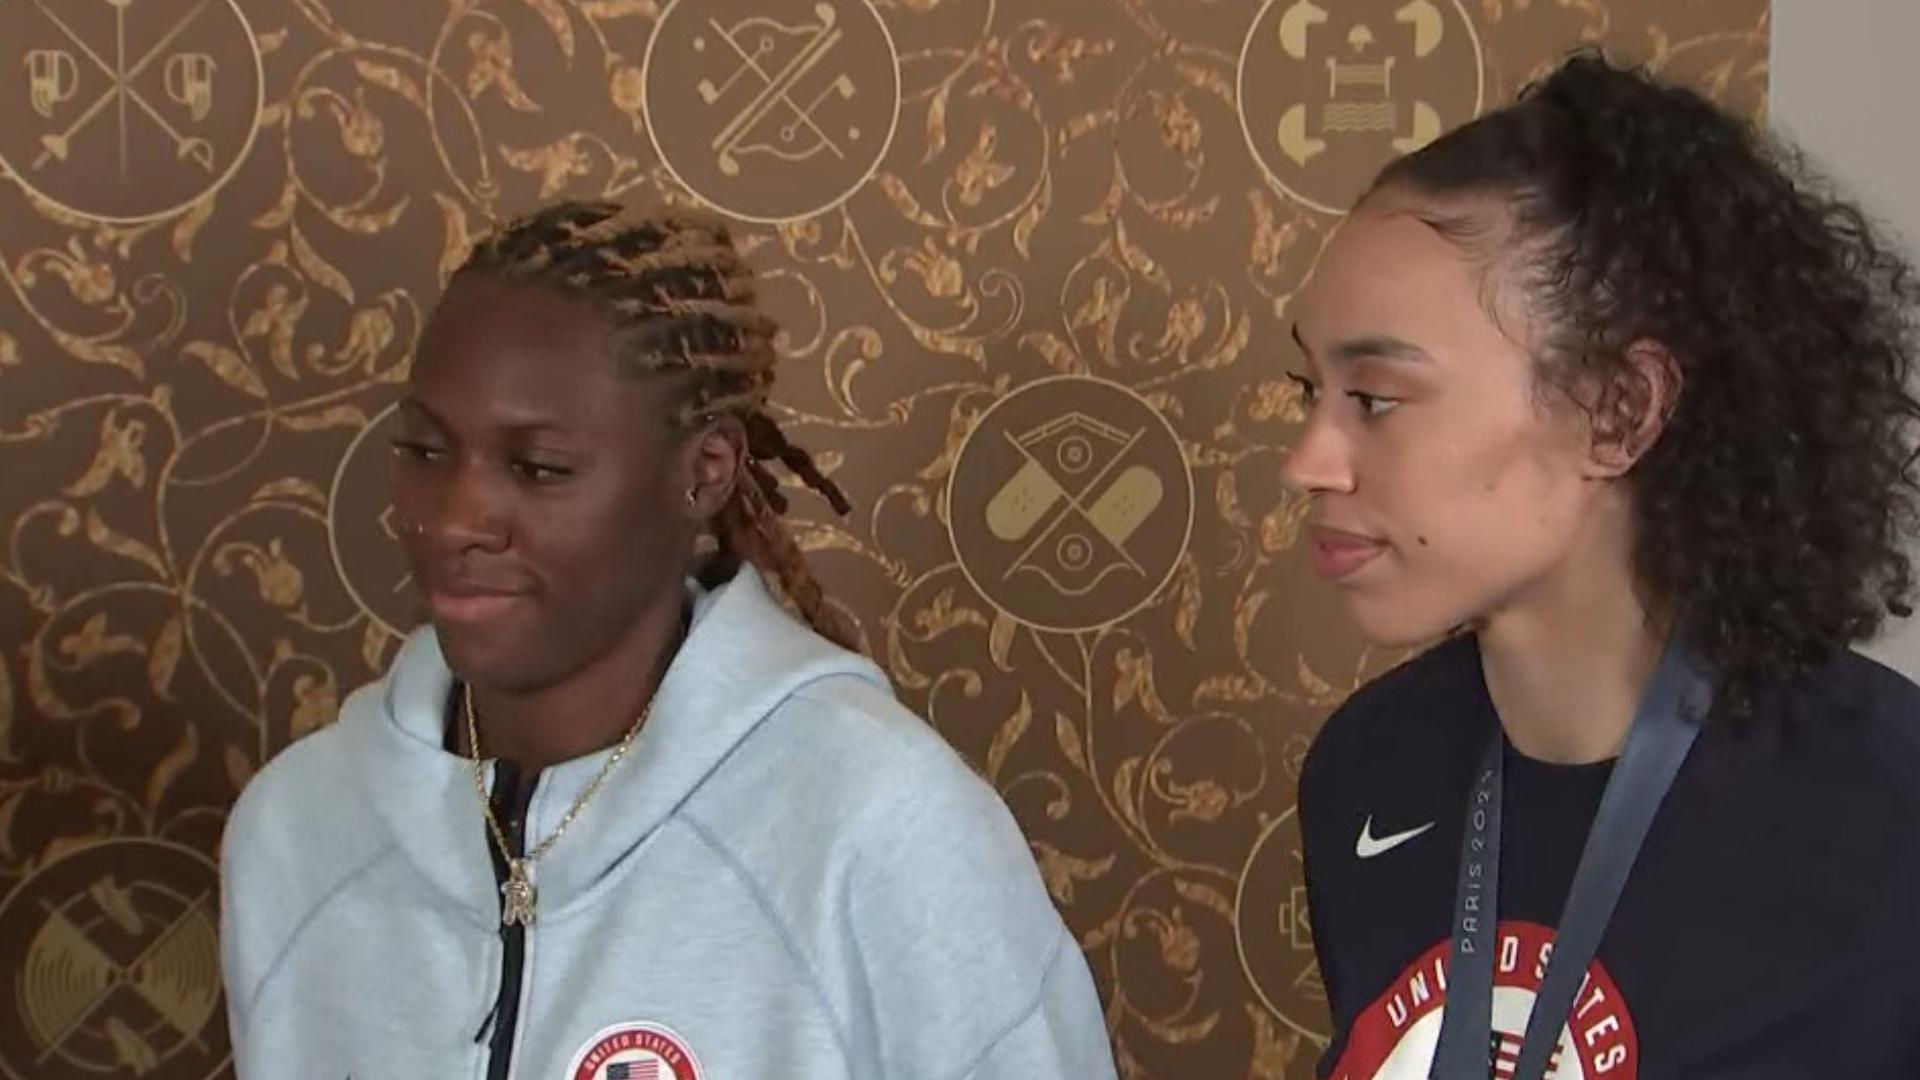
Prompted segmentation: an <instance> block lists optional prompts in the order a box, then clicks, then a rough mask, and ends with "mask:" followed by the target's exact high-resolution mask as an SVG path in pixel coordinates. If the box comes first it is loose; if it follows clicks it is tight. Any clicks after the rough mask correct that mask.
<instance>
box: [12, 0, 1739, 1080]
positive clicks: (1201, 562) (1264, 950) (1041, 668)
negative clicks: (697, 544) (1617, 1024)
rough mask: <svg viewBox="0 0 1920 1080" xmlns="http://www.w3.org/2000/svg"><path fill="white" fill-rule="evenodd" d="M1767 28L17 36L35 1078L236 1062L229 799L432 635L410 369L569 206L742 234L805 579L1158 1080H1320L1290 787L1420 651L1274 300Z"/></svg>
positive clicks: (507, 25) (1078, 0)
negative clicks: (1479, 146)
mask: <svg viewBox="0 0 1920 1080" xmlns="http://www.w3.org/2000/svg"><path fill="white" fill-rule="evenodd" d="M1767 39H1768V22H1767V5H1766V2H1765V0H1721V2H1715V3H1711V4H1709V3H1692V4H1670V3H1659V2H1655V0H1611V2H1608V0H1341V2H1334V0H1322V2H1321V3H1319V4H1316V3H1314V2H1313V0H1266V2H1256V0H1022V2H1020V3H1013V2H1009V0H818V2H811V3H810V2H807V0H677V2H674V3H666V2H656V0H405V2H398V3H396V2H387V3H375V2H372V0H0V522H4V525H5V530H6V531H5V538H4V546H0V649H3V650H4V651H3V653H0V973H4V977H5V987H6V990H5V992H4V993H0V1076H5V1077H9V1078H13V1080H45V1078H60V1080H64V1078H68V1077H154V1078H164V1080H202V1078H208V1077H218V1076H224V1075H229V1074H230V1066H229V1063H228V1054H227V1051H226V1041H225V1040H226V1036H225V1028H224V1022H223V1019H222V1010H223V1006H222V1003H221V999H220V988H219V982H218V963H217V954H216V937H215V935H216V930H217V907H218V898H217V891H216V874H215V866H214V862H213V859H214V855H215V852H216V850H217V841H218V837H219V834H220V830H221V826H222V822H223V819H224V815H225V811H226V808H227V806H228V805H229V804H230V802H231V800H232V799H233V797H234V795H235V793H236V792H237V791H238V790H239V789H240V787H241V786H242V785H243V784H245V783H246V781H247V779H248V777H249V776H251V775H252V774H253V773H254V771H255V770H256V769H258V768H259V766H260V764H261V762H262V761H264V760H265V759H267V758H269V757H271V756H272V755H273V754H274V753H275V752H277V751H278V750H280V749H282V748H283V747H285V746H286V745H287V744H288V743H290V742H291V741H293V740H294V739H297V738H299V737H300V736H302V735H303V734H306V733H307V732H310V731H312V730H314V729H315V728H316V727H318V726H320V725H323V724H326V723H328V722H330V720H331V719H332V717H333V715H334V713H335V710H336V707H337V705H338V703H339V701H340V699H341V698H342V696H343V695H344V694H345V693H346V692H347V691H348V690H350V689H352V688H353V687H354V686H356V685H358V684H360V683H362V682H364V681H366V680H368V679H371V678H373V677H374V676H375V675H376V674H377V673H378V672H379V671H380V670H381V669H382V668H383V667H384V666H385V664H386V663H387V661H388V660H389V658H390V657H391V656H392V655H393V652H394V648H395V645H396V643H397V641H398V639H399V635H400V634H402V633H403V632H404V631H405V630H406V629H407V628H408V627H410V626H412V625H414V623H415V622H416V613H415V610H414V607H413V599H412V597H411V595H410V593H409V590H408V583H407V581H406V579H405V577H404V571H403V568H402V566H401V563H400V560H399V557H398V553H397V551H396V549H395V545H394V543H393V536H392V527H393V523H392V519H391V516H390V514H389V513H388V511H387V503H386V497H385V490H386V487H385V485H386V465H385V458H386V453H385V449H384V445H383V444H384V441H385V440H384V434H383V433H384V431H385V427H386V425H387V423H388V420H389V415H390V407H391V404H392V402H393V400H394V398H395V395H396V393H397V390H398V387H399V384H400V383H401V382H402V381H403V380H404V377H405V372H406V365H407V358H408V354H409V350H410V348H411V346H412V343H413V342H414V340H415V338H416V336H417V335H418V333H419V331H420V327H421V322H422V319H423V317H424V315H425V312H426V311H427V310H428V309H429V308H430V306H431V304H432V302H433V299H434V297H435V295H436V294H437V292H438V289H439V287H440V286H441V284H442V282H443V281H444V280H445V277H446V275H447V274H448V273H449V271H450V270H451V268H452V267H453V266H454V265H455V264H456V263H457V262H458V260H459V259H460V258H461V256H462V253H463V251H464V250H465V248H466V246H467V245H468V243H469V242H470V241H471V239H472V238H473V237H474V236H475V235H476V233H478V232H479V231H481V230H483V229H484V228H485V227H486V226H487V224H488V223H489V222H490V221H493V220H495V219H497V218H499V217H501V216H502V215H505V214H509V213H512V212H515V211H517V210H520V209H524V208H526V207H529V206H531V205H533V204H535V203H536V202H538V201H540V200H542V199H545V198H548V197H552V196H558V195H561V194H567V195H574V196H611V197H618V198H626V199H669V200H679V201H701V202H705V203H708V204H711V205H713V206H716V207H718V208H720V209H722V210H724V211H725V212H727V213H728V214H730V215H732V216H734V217H736V218H738V219H739V220H740V221H741V222H742V225H741V235H742V237H743V238H744V241H745V244H746V245H747V246H748V247H749V248H750V250H751V255H752V258H753V260H754V262H755V264H756V265H757V266H758V267H759V268H760V270H761V272H762V275H763V278H764V282H765V289H764V292H765V296H766V298H767V301H768V303H769V304H770V306H771V307H772V308H773V309H774V310H775V312H776V313H777V314H778V315H779V316H780V318H781V319H782V320H783V322H784V324H785V326H786V327H787V329H786V331H785V336H784V345H785V349H786V351H787V353H788V354H789V355H790V357H791V359H790V361H789V363H788V365H787V368H786V372H785V376H784V381H783V384H782V385H783V389H782V390H781V397H780V404H781V406H782V407H783V408H784V409H785V410H786V411H787V413H788V415H789V417H790V423H791V426H792V429H793V432H794V435H795V437H796V438H797V439H803V440H805V441H806V442H807V443H808V444H810V445H813V446H815V447H817V448H819V449H820V450H822V451H823V454H822V459H823V462H824V463H825V464H826V466H827V467H828V468H829V469H830V470H832V471H833V472H834V473H835V474H836V475H837V478H838V479H839V481H840V482H841V483H842V484H843V485H844V486H845V487H846V488H847V489H848V490H849V492H850V493H852V494H853V495H854V496H855V499H856V501H857V503H858V509H857V511H856V512H855V514H854V515H853V516H852V517H850V518H848V519H846V520H835V519H833V518H832V515H831V514H830V513H829V512H828V511H827V510H826V508H825V507H824V506H821V505H818V504H817V503H815V502H813V501H809V498H807V497H802V498H801V499H799V500H798V506H799V515H800V519H801V521H800V524H799V528H800V531H801V533H802V536H803V539H804V542H805V546H806V547H807V548H808V549H809V550H810V551H811V552H812V553H813V557H814V558H815V560H816V561H817V564H818V566H819V567H820V569H821V571H822V574H823V576H824V577H825V579H826V581H827V583H828V585H829V587H830V589H831V591H832V592H833V594H834V595H835V596H837V597H838V598H839V600H840V601H841V602H842V603H843V604H844V606H845V608H846V610H847V613H848V614H849V616H851V617H852V618H853V619H854V620H855V621H856V622H857V623H858V625H859V626H860V628H861V630H862V633H863V635H864V639H865V642H866V645H867V647H868V650H869V651H870V652H871V653H872V655H874V656H875V657H877V658H878V659H879V660H880V661H881V662H882V663H883V664H884V665H885V666H886V668H887V670H888V671H889V672H890V673H891V675H892V677H893V679H894V681H895V683H896V685H897V686H898V688H899V690H900V692H901V693H902V695H903V696H904V697H905V699H906V700H907V701H908V702H910V703H911V704H912V705H913V706H914V707H915V708H916V709H918V710H919V711H921V712H922V713H923V714H924V715H926V716H927V717H928V718H929V719H930V721H931V722H932V723H933V724H935V725H936V726H937V727H938V728H939V730H940V731H941V732H942V733H943V734H944V735H945V736H946V737H947V738H948V739H950V740H951V741H952V742H953V744H954V745H955V746H956V747H958V748H959V749H960V750H961V752H963V753H964V754H966V755H967V756H968V758H970V759H971V760H972V761H973V763H974V764H975V765H976V766H977V767H978V768H979V769H980V771H981V772H982V773H983V774H984V775H985V776H987V777H988V778H989V779H990V780H991V781H992V782H993V783H994V784H995V785H996V786H997V788H998V789H999V790H1000V791H1001V792H1002V793H1003V794H1004V795H1005V797H1006V799H1007V800H1008V802H1009V803H1010V804H1011V805H1012V806H1013V808H1014V810H1015V812H1016V813H1017V814H1018V815H1019V817H1020V820H1021V821H1022V823H1023V824H1024V826H1025V828H1026V830H1027V832H1028V834H1029V836H1030V838H1031V841H1032V847H1033V852H1034V856H1035V858H1036V859H1037V861H1038V863H1039V866H1040V868H1041V870H1042V873H1043V874H1044V876H1045V879H1046V882H1047V884H1048V887H1049V888H1050V889H1051V890H1052V893H1053V896H1054V898H1055V899H1056V900H1057V901H1058V902H1059V904H1060V906H1061V908H1062V910H1063V911H1064V912H1065V913H1066V916H1067V918H1068V920H1069V922H1070V924H1071V925H1072V927H1073V928H1074V930H1075V931H1076V932H1077V933H1078V935H1079V937H1080V941H1081V944H1082V946H1083V948H1084V949H1085V951H1086V955H1087V958H1088V960H1089V962H1090V963H1091V965H1092V967H1093V970H1094V971H1095V973H1096V976H1097V978H1098V980H1099V983H1100V989H1101V991H1102V994H1103V997H1104V1000H1105V1002H1106V1009H1107V1019H1108V1023H1109V1027H1110V1029H1111V1033H1112V1036H1113V1040H1114V1044H1115V1047H1116V1052H1117V1055H1118V1057H1119V1060H1120V1062H1121V1066H1122V1070H1123V1073H1124V1074H1125V1075H1127V1076H1129V1077H1138V1078H1146V1077H1159V1078H1168V1080H1185V1078H1191V1077H1233V1078H1237V1077H1246V1078H1248V1080H1278V1078H1280V1077H1305V1076H1309V1075H1311V1069H1312V1063H1313V1060H1314V1058H1315V1057H1316V1055H1317V1053H1318V1051H1319V1049H1320V1048H1321V1047H1322V1046H1323V1045H1324V1043H1325V1039H1326V1020H1325V1016H1324V1005H1323V1001H1322V994H1321V992H1320V989H1319V984H1318V981H1317V977H1316V973H1315V968H1314V964H1313V957H1312V951H1311V947H1310V938H1309V931H1308V925H1309V924H1308V913H1307V911H1306V908H1305V905H1304V903H1303V898H1302V896H1303V894H1302V889H1301V881H1300V866H1299V851H1298V838H1297V833H1296V829H1295V825H1294V820H1293V801H1294V781H1295V776H1296V774H1297V772H1298V768H1299V764H1300V760H1301V756H1302V754H1303V753H1304V752H1305V750H1306V747H1307V745H1308V741H1309V739H1310V738H1311V735H1312V733H1313V731H1314V730H1315V728H1316V726H1317V724H1318V723H1319V722H1320V720H1321V719H1322V718H1323V717H1324V716H1325V714H1326V712H1327V711H1328V709H1329V708H1331V707H1332V706H1333V705H1334V704H1336V703H1337V702H1338V701H1339V700H1340V699H1341V698H1342V696H1343V695H1345V694H1346V693H1348V692H1349V691H1350V690H1351V689H1352V688H1353V687H1354V686H1355V685H1357V684H1358V682H1360V681H1361V680H1363V679H1364V678H1366V677H1368V675H1370V674H1371V673H1374V672H1377V671H1378V670H1379V669H1380V668H1381V667H1382V666H1383V665H1386V664H1388V663H1391V662H1392V661H1393V660H1394V659H1395V658H1394V657H1391V656H1383V655H1377V654H1375V653H1372V652H1369V650H1368V649H1366V648H1364V647H1363V646H1362V645H1361V644H1360V643H1359V642H1358V641H1357V639H1356V638H1355V637H1354V635H1353V634H1352V633H1351V631H1350V630H1348V629H1347V628H1346V627H1345V626H1344V625H1343V623H1342V621H1341V619H1340V617H1339V613H1338V612H1337V610H1335V608H1334V607H1333V606H1332V604H1331V602H1330V597H1329V596H1327V595H1326V594H1325V593H1324V592H1323V591H1322V590H1320V589H1318V588H1316V586H1315V585H1314V583H1312V582H1311V581H1310V580H1308V577H1307V575H1306V573H1305V572H1304V570H1303V561H1302V560H1301V559H1300V558H1299V557H1298V556H1297V554H1296V553H1295V552H1294V550H1293V548H1294V546H1295V540H1296V535H1297V532H1298V528H1299V525H1300V518H1301V513H1302V510H1303V506H1302V504H1301V503H1300V502H1299V501H1298V500H1295V499H1292V498H1290V497H1288V496H1287V495H1286V494H1284V493H1283V492H1282V491H1281V490H1280V488H1279V486H1278V483H1277V465H1278V461H1279V456H1280V454H1281V453H1282V452H1283V451H1284V450H1285V448H1286V446H1287V445H1288V441H1289V439H1290V438H1291V437H1292V435H1293V434H1294V433H1295V432H1297V430H1298V425H1299V423H1300V421H1301V420H1302V418H1303V414H1302V412H1301V408H1300V402H1299V401H1298V399H1297V397H1296V395H1295V394H1294V392H1293V391H1292V390H1291V389H1289V385H1288V384H1287V383H1286V382H1285V380H1284V379H1283V378H1282V365H1283V362H1284V360H1285V357H1284V348H1283V345H1282V344H1281V343H1282V342H1284V341H1285V333H1284V312H1285V309H1286V306H1287V302H1288V298H1289V296H1290V295H1291V293H1292V291H1293V290H1294V289H1295V288H1296V287H1297V286H1298V285H1299V283H1300V281H1301V279H1302V276H1303V274H1304V273H1305V271H1306V270H1307V268H1308V267H1309V266H1310V265H1311V263H1312V261H1313V259H1314V257H1315V254H1316V252H1317V251H1318V250H1319V248H1320V246H1321V245H1322V244H1323V243H1324V242H1325V240H1326V238H1327V236H1328V232H1329V230H1330V229H1331V228H1332V227H1333V226H1334V224H1335V223H1336V221H1337V220H1338V218H1337V212H1338V211H1339V209H1340V208H1341V207H1342V206H1344V205H1345V204H1346V203H1347V202H1348V201H1349V200H1350V199H1351V198H1352V196H1353V195H1354V194H1355V192H1356V190H1357V189H1358V187H1359V185H1361V184H1362V183H1363V182H1364V180H1365V178H1366V177H1367V176H1368V175H1369V174H1370V173H1371V172H1372V171H1373V170H1374V169H1375V168H1377V167H1378V166H1379V165H1380V164H1381V163H1382V162H1383V161H1385V160H1387V159H1388V158H1389V157H1390V156H1391V155H1393V154H1396V153H1399V152H1403V151H1405V150H1408V149H1411V148H1413V147H1417V146H1419V145H1421V144H1422V143H1424V142H1425V141H1427V140H1430V139H1431V138H1433V137H1434V136H1435V135H1436V134H1437V133H1438V132H1440V131H1442V130H1444V129H1445V128H1447V127H1449V126H1451V125H1455V124H1458V123H1460V122H1462V121H1464V120H1466V119H1468V118H1470V117H1471V116H1473V115H1474V114H1475V113H1476V112H1477V111H1479V110H1482V109H1485V108H1488V107H1490V106H1491V105H1492V104H1494V103H1497V102H1499V101H1501V100H1503V99H1505V98H1507V97H1508V96H1510V95H1511V93H1512V91H1513V90H1514V89H1515V87H1516V86H1517V85H1518V84H1519V83H1521V82H1522V81H1523V80H1524V79H1525V78H1526V77H1527V76H1528V75H1529V74H1532V73H1535V72H1537V71H1539V70H1541V69H1542V67H1543V66H1544V65H1545V64H1547V63H1548V62H1549V61H1550V60H1551V58H1552V57H1553V56H1555V55H1556V54H1558V53H1559V52H1560V51H1561V50H1563V49H1564V48H1566V47H1568V46H1570V45H1572V44H1575V43H1577V42H1581V41H1598V42H1603V43H1606V44H1607V45H1609V46H1611V47H1614V48H1616V49H1619V50H1622V51H1623V52H1626V53H1629V54H1632V55H1635V56H1638V57H1641V58H1644V59H1646V60H1648V61H1650V62H1651V63H1652V64H1654V65H1655V66H1657V67H1659V68H1660V69H1662V70H1664V71H1667V72H1669V73H1670V74H1674V75H1676V76H1678V77H1683V78H1686V79H1689V80H1692V81H1694V82H1696V83H1698V84H1699V85H1702V86H1704V87H1706V88H1708V89H1709V90H1710V91H1711V92H1712V93H1714V94H1715V95H1717V96H1719V97H1721V98H1722V99H1723V100H1727V101H1730V102H1732V103H1734V104H1735V105H1737V106H1738V107H1740V108H1742V109H1745V110H1748V111H1752V112H1757V111H1758V110H1759V109H1761V108H1762V107H1763V104H1764V96H1765V86H1766V70H1765V57H1766V53H1767ZM476 822H477V819H476ZM477 827H478V825H477V823H476V828H477ZM296 1072H297V1070H296Z"/></svg>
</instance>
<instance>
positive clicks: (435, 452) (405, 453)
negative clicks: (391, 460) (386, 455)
mask: <svg viewBox="0 0 1920 1080" xmlns="http://www.w3.org/2000/svg"><path fill="white" fill-rule="evenodd" d="M393 453H394V456H395V457H403V458H412V459H414V460H416V461H439V460H440V459H441V458H444V457H446V456H447V452H446V451H445V450H442V449H440V448H439V447H437V446H433V445H431V444H428V443H423V442H420V441H419V440H417V439H395V440H393Z"/></svg>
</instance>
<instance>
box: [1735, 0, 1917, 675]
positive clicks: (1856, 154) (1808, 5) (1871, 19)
mask: <svg viewBox="0 0 1920 1080" xmlns="http://www.w3.org/2000/svg"><path fill="white" fill-rule="evenodd" d="M1916 44H1920V0H1773V70H1772V74H1773V79H1772V92H1771V98H1772V104H1771V106H1770V109H1771V118H1772V121H1773V124H1774V126H1775V127H1776V128H1778V129H1779V130H1780V131H1782V132H1783V133H1785V134H1786V135H1787V136H1788V137H1789V138H1791V139H1792V140H1793V141H1794V142H1796V143H1798V144H1799V145H1800V146H1801V147H1802V148H1804V149H1805V150H1806V151H1807V152H1808V153H1809V154H1811V155H1812V156H1813V158H1814V160H1815V163H1816V164H1818V165H1819V166H1820V167H1821V168H1822V169H1824V170H1825V171H1826V172H1827V173H1828V175H1830V176H1832V177H1834V178H1835V179H1836V180H1838V181H1839V182H1840V183H1841V184H1843V185H1844V186H1845V187H1846V188H1848V189H1849V190H1850V191H1851V193H1852V194H1853V195H1854V196H1855V197H1856V198H1858V199H1859V200H1860V201H1861V202H1862V204H1864V205H1865V207H1866V209H1867V211H1868V212H1869V213H1870V214H1872V215H1874V216H1875V217H1876V218H1878V219H1879V220H1880V221H1881V222H1882V223H1884V224H1885V225H1887V226H1888V227H1890V228H1891V229H1893V230H1894V231H1895V232H1897V233H1898V234H1900V235H1901V236H1902V237H1904V238H1905V242H1906V246H1907V249H1908V250H1909V251H1910V252H1911V253H1912V257H1913V259H1914V260H1915V261H1916V262H1920V54H1917V53H1916V52H1915V46H1916ZM1915 549H1916V550H1915V557H1916V558H1920V537H1917V538H1915ZM1867 651H1868V652H1869V653H1871V654H1872V655H1874V656H1877V657H1879V658H1880V659H1881V660H1883V661H1885V662H1886V663H1888V664H1891V665H1893V666H1894V667H1897V668H1899V669H1900V670H1901V671H1903V672H1905V673H1906V674H1907V676H1908V677H1909V678H1913V679H1916V680H1920V617H1917V618H1914V619H1908V620H1904V621H1903V622H1901V623H1900V624H1897V625H1893V626H1890V627H1889V628H1888V630H1887V632H1886V633H1885V634H1884V635H1883V636H1882V637H1881V639H1880V640H1879V641H1876V642H1875V643H1874V644H1873V646H1872V647H1871V648H1869V649H1868V650H1867Z"/></svg>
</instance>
